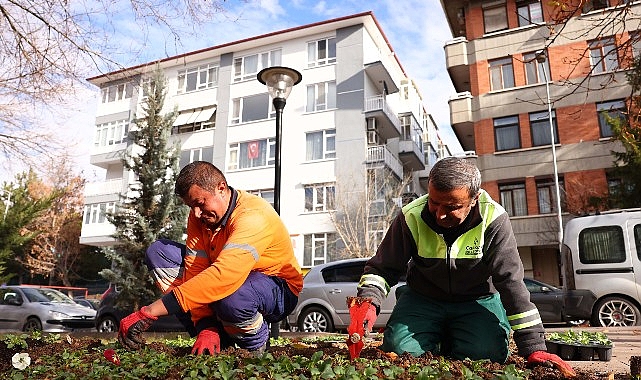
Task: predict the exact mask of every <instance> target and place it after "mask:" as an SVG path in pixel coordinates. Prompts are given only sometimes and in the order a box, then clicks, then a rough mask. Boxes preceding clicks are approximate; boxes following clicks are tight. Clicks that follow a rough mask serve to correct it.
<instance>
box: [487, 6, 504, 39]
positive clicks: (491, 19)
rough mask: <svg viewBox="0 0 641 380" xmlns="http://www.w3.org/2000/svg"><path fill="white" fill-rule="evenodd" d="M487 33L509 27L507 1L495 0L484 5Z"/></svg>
mask: <svg viewBox="0 0 641 380" xmlns="http://www.w3.org/2000/svg"><path fill="white" fill-rule="evenodd" d="M483 25H485V33H490V32H495V31H497V30H503V29H507V8H506V7H505V1H493V2H491V3H489V4H487V5H484V6H483Z"/></svg>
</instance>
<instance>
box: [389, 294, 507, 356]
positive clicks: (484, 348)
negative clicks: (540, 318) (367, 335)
mask: <svg viewBox="0 0 641 380" xmlns="http://www.w3.org/2000/svg"><path fill="white" fill-rule="evenodd" d="M396 297H397V300H396V307H394V310H393V311H392V315H391V316H390V319H389V321H388V322H387V327H386V328H385V334H384V337H383V345H382V346H381V349H382V350H383V351H387V352H396V353H397V354H399V355H400V354H402V353H404V352H408V353H410V354H412V355H413V356H420V355H422V354H423V353H425V352H428V351H429V352H432V353H433V354H435V355H443V356H448V357H452V358H454V359H458V360H463V359H465V358H469V359H472V360H480V359H490V360H491V361H493V362H497V363H504V362H505V360H506V359H507V357H508V355H509V350H508V343H509V336H510V324H509V322H508V320H507V317H506V315H505V309H503V305H502V304H501V299H500V297H499V295H498V294H494V295H491V296H488V297H484V298H481V299H477V300H472V301H466V302H443V301H436V300H433V299H431V298H428V297H425V296H423V295H421V294H419V293H416V292H414V291H413V290H412V289H410V288H409V287H408V286H407V285H405V286H401V287H399V288H398V289H397V291H396Z"/></svg>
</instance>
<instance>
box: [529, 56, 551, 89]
mask: <svg viewBox="0 0 641 380" xmlns="http://www.w3.org/2000/svg"><path fill="white" fill-rule="evenodd" d="M523 62H524V66H525V82H526V84H536V83H545V82H547V81H549V80H550V65H549V63H548V60H547V59H546V60H545V62H537V60H536V54H535V53H528V54H523Z"/></svg>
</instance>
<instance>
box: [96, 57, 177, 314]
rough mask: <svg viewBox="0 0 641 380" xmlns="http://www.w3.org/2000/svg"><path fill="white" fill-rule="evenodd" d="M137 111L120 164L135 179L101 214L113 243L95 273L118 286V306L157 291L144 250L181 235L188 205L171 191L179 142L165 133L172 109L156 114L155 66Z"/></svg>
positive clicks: (160, 84) (136, 304) (160, 88)
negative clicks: (140, 113)
mask: <svg viewBox="0 0 641 380" xmlns="http://www.w3.org/2000/svg"><path fill="white" fill-rule="evenodd" d="M145 93H146V94H147V98H146V100H145V103H144V105H143V107H142V109H143V116H142V117H141V118H138V119H136V120H134V124H135V126H136V128H135V129H134V130H132V131H131V132H130V138H131V139H132V142H133V147H132V149H131V150H130V151H128V152H127V153H126V154H125V156H124V157H123V165H124V167H125V168H126V169H127V170H130V171H131V173H132V174H134V176H135V178H136V179H137V181H136V182H135V183H132V184H131V185H130V187H129V192H128V194H127V196H125V197H123V198H122V199H121V202H120V205H119V207H118V208H117V210H116V211H115V212H114V213H112V214H109V215H108V216H107V218H108V220H109V221H110V222H111V223H112V224H113V225H114V226H115V227H116V232H115V233H114V235H113V237H114V238H115V239H116V241H117V244H116V245H115V246H113V247H111V248H110V249H106V250H105V255H106V256H107V257H108V258H109V259H111V261H112V267H111V269H104V270H102V271H101V272H100V274H101V276H103V277H104V278H105V279H107V280H109V281H110V282H111V283H112V284H113V285H116V286H117V287H118V288H119V291H120V294H119V296H118V301H117V304H118V306H126V307H132V308H134V309H136V310H137V309H138V308H140V307H141V306H142V305H144V304H146V303H148V302H150V301H151V300H152V299H154V298H156V297H157V296H158V295H159V294H158V291H157V290H156V287H155V286H154V285H153V284H152V281H151V279H150V276H149V273H148V271H147V268H146V266H145V264H144V257H145V250H146V249H147V247H148V246H149V245H150V244H151V243H153V242H154V241H155V240H157V239H159V238H168V239H172V240H175V241H182V240H183V232H184V229H185V224H186V220H187V211H188V209H187V208H186V207H185V206H183V205H182V204H181V203H180V202H179V201H178V199H177V198H176V196H175V195H174V183H175V180H176V177H177V175H178V169H179V157H180V148H179V146H178V145H176V144H174V145H172V144H170V141H169V137H170V134H171V128H172V124H173V122H174V120H175V119H176V112H175V111H174V112H170V113H168V114H165V115H163V114H162V108H163V105H164V101H165V96H166V79H165V77H164V75H163V73H162V71H161V70H160V69H157V70H156V72H155V73H154V76H153V78H152V81H151V82H150V83H149V84H148V85H146V86H145Z"/></svg>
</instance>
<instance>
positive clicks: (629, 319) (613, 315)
mask: <svg viewBox="0 0 641 380" xmlns="http://www.w3.org/2000/svg"><path fill="white" fill-rule="evenodd" d="M638 325H641V313H640V312H639V308H638V307H637V306H636V305H635V304H634V303H632V302H631V301H629V300H627V299H625V298H621V297H607V298H604V299H602V300H601V301H599V302H598V303H597V304H596V305H595V306H594V312H593V314H592V326H603V327H614V326H638Z"/></svg>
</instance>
